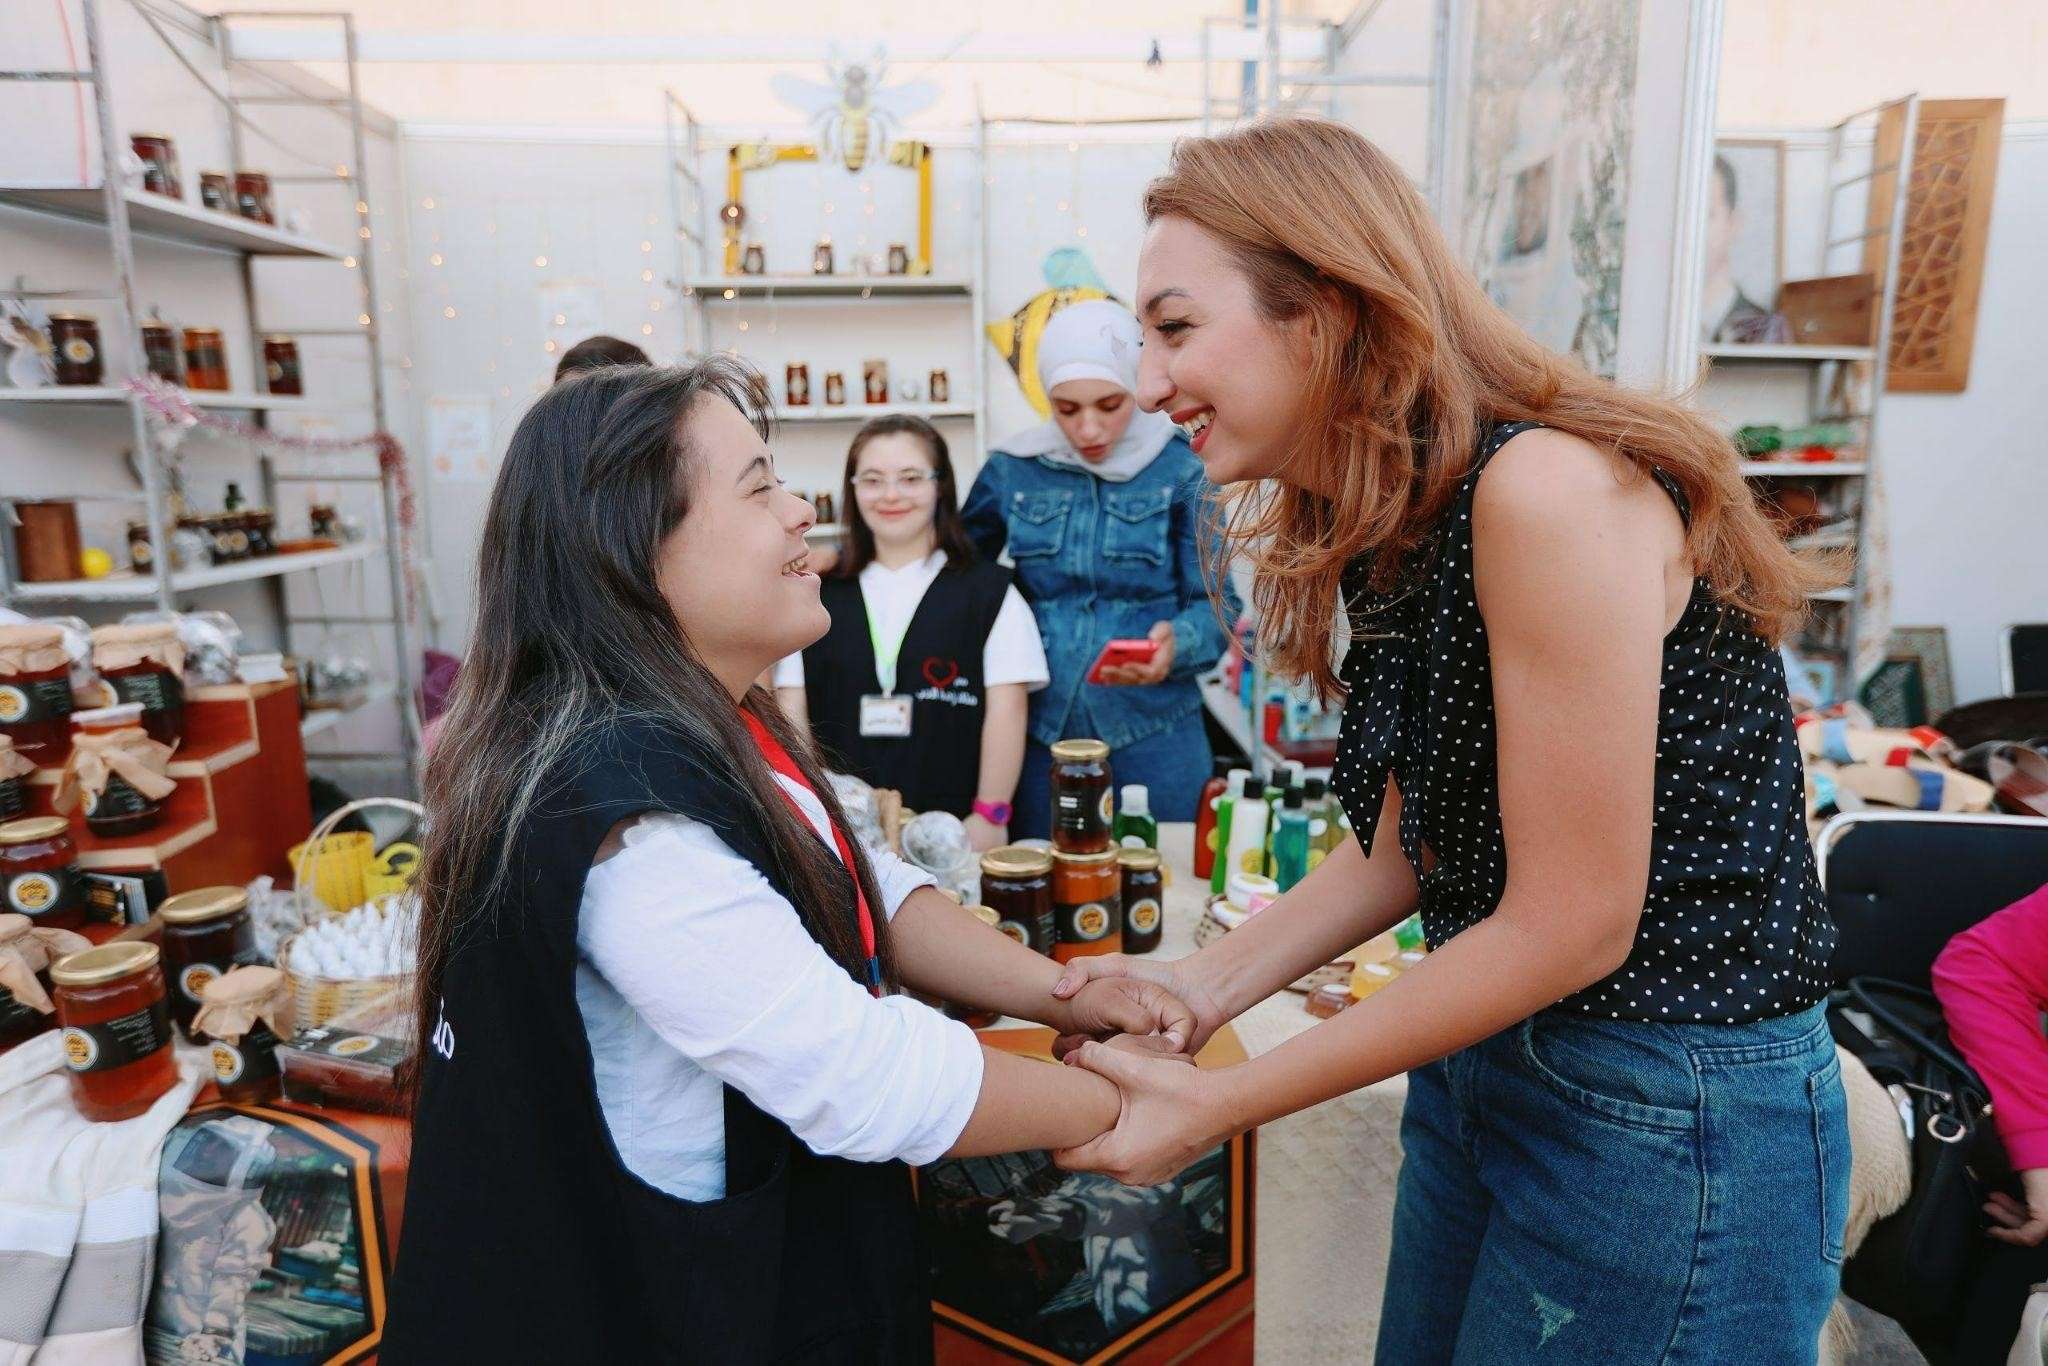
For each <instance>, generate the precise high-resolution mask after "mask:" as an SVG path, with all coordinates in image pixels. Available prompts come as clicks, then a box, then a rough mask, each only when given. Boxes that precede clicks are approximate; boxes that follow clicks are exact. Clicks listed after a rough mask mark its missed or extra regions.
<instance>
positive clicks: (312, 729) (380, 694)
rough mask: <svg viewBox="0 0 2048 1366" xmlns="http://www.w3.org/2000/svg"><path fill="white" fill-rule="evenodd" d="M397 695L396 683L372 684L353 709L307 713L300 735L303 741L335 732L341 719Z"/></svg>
mask: <svg viewBox="0 0 2048 1366" xmlns="http://www.w3.org/2000/svg"><path fill="white" fill-rule="evenodd" d="M397 695H398V685H397V684H395V683H389V682H378V683H372V684H371V685H370V688H369V691H368V692H366V693H364V694H363V700H362V701H360V702H358V703H356V704H355V705H354V706H353V707H320V708H317V709H315V710H313V711H309V712H307V713H306V714H305V715H304V716H302V717H300V718H299V735H300V737H301V738H302V739H311V738H312V737H313V736H315V735H318V734H320V733H321V732H322V731H329V730H333V729H334V728H335V727H336V726H338V725H340V724H341V719H342V718H343V717H344V716H354V715H355V714H356V713H357V712H359V711H366V710H368V709H369V708H371V707H375V706H381V705H382V704H383V703H386V702H389V701H390V700H391V699H392V698H393V697H396V696H397ZM306 757H307V759H309V760H312V761H316V762H317V761H318V760H319V758H320V756H319V755H318V754H309V755H307V756H306Z"/></svg>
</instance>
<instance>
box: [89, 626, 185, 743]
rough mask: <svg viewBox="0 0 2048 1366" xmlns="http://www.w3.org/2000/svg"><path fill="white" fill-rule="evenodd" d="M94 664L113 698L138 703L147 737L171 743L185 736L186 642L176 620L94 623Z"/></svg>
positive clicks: (118, 700)
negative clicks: (131, 623) (179, 635)
mask: <svg viewBox="0 0 2048 1366" xmlns="http://www.w3.org/2000/svg"><path fill="white" fill-rule="evenodd" d="M92 666H93V668H95V669H97V670H98V671H99V675H100V677H101V678H104V679H106V680H107V683H108V685H109V686H110V687H112V688H113V690H114V698H115V700H116V701H117V702H135V703H139V704H140V705H141V707H142V728H143V729H144V730H145V731H148V732H149V738H150V739H152V740H158V741H161V742H162V743H164V744H166V745H175V744H177V743H178V742H179V741H180V740H182V739H184V738H185V644H184V642H183V641H182V640H180V639H179V638H178V624H177V623H176V622H173V621H150V622H137V623H136V624H134V625H131V626H95V627H94V628H93V632H92Z"/></svg>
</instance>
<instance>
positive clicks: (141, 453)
mask: <svg viewBox="0 0 2048 1366" xmlns="http://www.w3.org/2000/svg"><path fill="white" fill-rule="evenodd" d="M105 3H106V0H79V5H80V13H81V18H82V21H83V28H84V32H85V41H86V53H87V62H86V65H85V66H84V67H83V68H80V69H76V70H28V71H22V70H10V71H0V80H14V81H48V82H59V83H71V84H78V85H85V86H88V87H90V89H91V91H92V96H93V108H94V111H95V116H96V120H97V124H96V127H97V131H98V135H99V143H100V167H99V175H100V184H99V185H97V186H80V187H74V188H57V189H50V188H30V187H10V186H0V204H4V205H7V206H10V207H13V208H16V209H21V210H26V211H29V212H33V213H40V214H50V215H56V216H60V217H64V218H68V219H73V220H76V221H79V222H83V223H88V224H93V225H97V226H100V227H102V228H103V229H104V230H105V232H106V236H107V247H108V252H109V256H110V258H111V265H112V268H113V278H114V282H115V286H114V293H113V304H114V307H113V310H112V311H113V314H114V318H113V327H112V328H111V329H110V335H115V336H119V337H120V338H121V340H122V342H123V345H121V346H119V347H117V348H115V354H116V355H118V356H120V357H122V358H123V359H124V361H125V366H126V368H125V370H124V371H123V372H122V373H121V374H120V375H119V376H118V378H119V379H121V380H130V379H136V378H140V377H141V376H142V374H143V366H142V357H141V354H140V350H139V347H138V346H137V345H136V339H137V338H138V337H139V336H140V325H141V319H142V313H141V310H140V309H139V308H138V307H137V305H136V295H137V286H138V272H137V269H136V262H135V245H134V244H135V239H136V238H138V237H142V238H147V239H149V240H152V241H161V242H166V243H170V244H173V245H176V246H178V247H181V248H186V249H191V250H198V251H210V252H226V253H229V254H232V255H235V256H237V257H238V258H239V259H240V263H241V267H242V276H243V285H244V292H245V298H246V300H247V303H248V311H249V319H248V321H249V331H250V336H251V338H252V340H253V341H254V342H255V345H254V347H253V354H255V355H257V356H261V355H262V344H261V338H262V336H263V334H264V330H265V329H264V327H263V324H262V319H261V315H260V311H259V301H260V294H259V292H258V290H257V287H256V280H255V277H254V271H253V262H254V260H255V259H257V258H260V257H298V258H311V259H316V260H328V261H332V262H334V263H336V264H337V265H338V266H343V267H353V268H354V269H355V270H356V275H357V284H358V293H359V297H360V301H361V302H360V311H359V314H358V317H357V319H356V322H357V324H358V326H357V327H355V328H353V329H336V331H337V332H338V333H339V334H341V335H356V336H360V337H362V339H363V341H364V343H365V346H366V348H367V357H366V359H367V363H368V366H369V370H370V388H371V403H370V409H371V416H372V419H373V421H374V424H375V429H376V430H379V431H384V430H388V429H389V426H390V422H389V415H388V410H387V405H386V395H385V391H384V375H383V363H382V362H383V353H382V344H381V336H380V333H379V328H378V325H377V322H376V313H377V307H376V302H375V275H374V270H375V267H374V264H373V261H374V252H373V251H372V250H371V249H370V242H371V232H370V202H369V195H370V189H369V185H368V183H367V180H366V177H365V136H364V114H363V104H362V96H361V90H360V85H359V81H358V73H357V60H356V33H355V23H354V20H353V18H352V17H351V16H350V15H349V14H347V13H344V12H339V11H337V12H319V13H293V12H280V11H262V10H256V11H236V12H233V13H225V14H220V15H216V16H213V17H211V18H205V19H201V18H200V17H199V16H192V17H191V18H190V20H179V21H176V22H181V23H185V24H186V26H187V27H188V28H191V27H192V26H193V25H196V24H203V25H204V27H203V29H198V30H196V31H199V32H203V33H204V34H205V36H206V37H207V38H208V39H210V41H211V42H212V44H213V47H214V50H215V53H216V55H217V57H218V59H219V61H220V63H221V67H222V70H223V71H224V72H225V74H226V80H225V82H224V85H225V88H224V89H215V88H214V86H213V84H212V83H211V82H209V81H207V80H205V79H204V77H202V76H200V75H199V73H198V72H197V71H196V70H192V72H191V74H192V75H193V76H194V78H195V79H196V80H197V83H198V84H199V85H200V86H201V87H202V89H204V90H205V92H206V93H207V94H208V95H210V96H212V97H213V98H214V99H215V101H216V102H217V103H218V104H219V105H220V106H221V108H222V112H223V114H224V116H225V118H226V120H227V124H228V132H229V145H230V151H231V164H233V165H235V166H244V165H247V164H248V162H247V161H246V160H245V159H244V157H243V143H242V131H243V129H244V127H245V126H248V120H247V117H246V116H245V114H244V113H243V105H244V104H245V103H249V104H261V105H265V106H278V105H292V106H299V107H304V108H321V109H324V110H326V111H327V112H328V113H329V114H331V115H332V116H333V117H334V118H336V119H337V120H338V121H339V122H340V123H341V124H342V125H343V126H344V127H345V129H346V132H347V134H348V146H349V150H348V153H347V156H346V159H345V160H338V161H337V162H336V163H335V165H334V170H333V171H332V172H330V173H328V174H326V175H319V176H277V177H273V180H274V181H275V182H276V183H284V184H310V185H324V186H327V187H330V188H335V189H341V190H344V191H346V192H347V193H348V194H349V196H350V201H351V202H352V204H353V205H354V209H355V218H356V222H357V225H358V229H357V238H358V242H357V243H355V244H351V245H350V246H348V247H337V246H334V245H331V244H328V243H324V242H319V241H316V240H313V239H310V238H306V237H301V236H298V235H295V234H293V233H290V232H287V231H284V230H282V229H280V228H276V227H272V226H269V225H267V224H263V223H258V222H253V221H251V220H249V219H245V218H241V217H238V216H236V215H234V214H228V213H222V212H218V211H215V210H211V209H207V208H204V207H202V206H200V205H197V204H194V203H189V202H186V201H184V200H182V199H172V198H169V197H167V196H164V195H159V194H154V193H151V192H149V191H146V190H142V189H138V188H134V187H132V186H129V185H128V184H126V182H125V178H124V175H123V171H122V166H121V157H122V152H123V149H124V148H126V147H127V145H128V143H127V138H126V136H125V135H124V134H123V133H122V131H121V130H120V129H118V128H117V127H116V125H115V118H114V88H113V86H114V80H115V73H114V72H112V71H111V70H110V69H109V68H108V65H107V44H106V37H105V29H104V21H103V14H102V8H103V5H104V4H105ZM127 3H129V4H130V5H132V6H134V8H135V10H136V12H137V13H138V14H139V15H140V16H141V17H142V19H143V20H144V22H146V23H148V24H149V25H150V27H151V28H152V29H155V30H156V31H157V33H158V35H159V37H162V38H163V39H164V41H165V43H166V44H167V45H168V44H169V43H170V38H169V36H168V35H166V34H164V33H163V30H162V28H161V27H160V26H159V16H158V13H157V12H156V11H153V10H151V9H149V8H145V7H143V6H141V5H139V4H136V3H135V0H127ZM245 19H259V20H294V21H314V22H322V23H330V24H334V25H336V26H338V27H339V28H340V30H341V36H342V47H343V51H344V55H345V63H344V65H345V69H346V72H347V90H346V94H345V95H335V94H332V93H327V94H309V93H307V92H306V91H305V90H303V89H300V88H299V87H298V86H296V85H294V84H291V83H289V82H286V81H285V80H283V79H282V78H280V77H278V76H275V75H273V74H271V73H269V72H268V71H265V70H263V69H261V68H260V67H257V66H253V65H251V64H250V63H247V62H238V61H237V59H236V57H235V55H234V44H233V25H234V23H235V22H236V21H238V20H245ZM172 52H173V55H174V56H176V57H177V59H178V60H179V62H180V63H181V64H184V58H183V55H182V54H180V53H177V52H176V50H175V48H173V49H172ZM188 70H190V68H189V65H188ZM238 76H241V77H247V78H250V79H255V80H261V81H263V82H265V83H266V90H265V93H263V94H261V95H257V96H249V95H238V94H237V93H236V90H235V86H236V79H237V77H238ZM189 397H190V399H191V401H192V402H193V404H194V406H197V407H204V408H219V409H232V410H241V411H246V412H249V413H251V414H253V415H254V417H255V420H256V421H257V422H258V423H259V424H262V423H264V422H265V421H266V417H267V415H268V414H271V413H291V412H321V411H361V405H344V404H335V403H323V402H320V401H318V400H309V399H304V398H297V397H287V396H283V395H275V396H274V395H269V394H257V393H208V392H197V391H195V392H191V393H190V394H189ZM0 402H7V403H21V404H37V405H54V406H60V407H61V406H65V405H83V406H100V407H104V406H124V407H126V408H127V410H128V413H129V425H130V429H131V438H132V442H133V447H134V450H135V451H136V452H137V459H136V461H135V463H136V466H137V468H138V469H139V471H140V476H141V483H142V496H141V499H140V501H141V502H142V504H143V508H144V519H145V521H146V523H147V525H148V527H149V535H150V542H151V544H152V545H155V546H159V547H163V546H167V545H168V544H169V538H168V535H167V533H168V531H169V529H170V525H171V519H170V517H169V515H168V514H169V506H168V500H167V497H166V490H165V488H164V483H163V479H162V471H161V470H160V468H159V459H158V456H157V452H158V449H159V448H158V445H157V443H156V441H155V439H154V436H153V433H152V432H151V430H150V424H149V420H148V412H147V408H146V405H145V403H144V401H143V399H142V398H141V396H140V395H139V394H137V393H135V392H134V391H132V390H129V389H127V388H126V387H124V386H120V385H107V386H102V387H96V388H91V389H68V390H63V389H42V390H0ZM261 473H262V479H263V486H264V498H265V501H266V502H268V503H269V504H270V505H272V506H275V505H276V502H277V499H276V488H277V485H278V484H279V483H280V482H287V481H290V480H291V479H293V478H294V476H284V475H279V474H278V473H277V472H276V471H275V470H274V469H273V468H272V463H271V461H270V459H269V457H268V456H267V455H265V456H263V457H262V460H261ZM365 477H367V478H372V479H374V481H375V482H376V483H377V484H378V485H379V486H380V489H381V491H382V495H383V499H382V513H383V523H384V527H385V529H386V534H385V535H384V536H383V537H382V539H381V540H373V541H369V542H365V543H362V544H358V545H350V546H343V547H340V548H338V549H334V550H325V551H313V552H307V553H302V554H294V555H278V556H273V557H266V558H263V559H257V560H248V561H241V562H236V563H230V564H224V565H216V566H207V567H194V568H189V569H174V568H173V567H172V563H171V556H170V555H169V554H167V553H164V554H159V555H157V557H156V565H155V570H156V572H155V573H154V575H147V576H145V575H132V574H122V575H112V576H109V577H107V578H102V579H92V580H86V579H80V580H72V581H66V582H59V583H33V584H31V583H17V582H14V581H13V579H12V577H11V574H9V573H8V571H7V570H6V568H5V567H4V565H0V601H8V602H14V603H43V602H60V601H68V602H97V603H134V604H138V605H149V604H153V605H155V606H156V607H158V608H160V609H163V610H167V611H168V610H175V609H176V607H177V606H178V604H179V601H180V599H181V598H184V597H185V596H187V595H189V594H193V593H197V592H201V591H204V590H206V589H209V588H214V587H218V586H219V585H222V584H227V583H237V582H246V581H251V580H268V581H269V582H270V583H271V584H272V585H273V603H274V606H275V608H276V612H277V619H278V622H279V625H280V630H281V631H282V632H283V634H284V640H285V645H286V647H287V648H288V649H289V648H290V645H291V624H292V617H291V614H290V613H289V611H288V610H287V606H288V604H287V602H286V599H285V594H284V588H283V579H284V576H285V575H289V574H294V573H305V572H310V571H313V570H317V569H323V568H332V567H334V566H337V565H344V564H357V563H362V562H365V561H367V560H369V559H371V558H372V557H373V556H375V555H377V554H378V553H380V552H382V553H383V554H384V555H385V557H386V560H387V563H388V567H389V570H390V588H391V616H390V617H389V618H388V619H384V620H378V621H374V622H372V623H369V624H373V625H379V626H384V627H388V628H389V629H390V631H391V632H392V637H393V646H394V649H393V658H394V661H395V667H396V673H397V677H396V678H395V679H394V680H392V681H390V682H389V683H388V684H387V685H385V687H384V688H383V689H382V690H381V691H382V696H383V697H384V699H386V700H395V701H396V702H397V703H398V712H399V715H400V726H399V735H400V739H399V747H398V749H397V750H396V751H394V752H386V753H379V752H372V753H368V754H361V755H321V756H318V759H319V761H321V762H329V761H350V760H364V761H370V762H378V763H386V764H389V763H393V762H394V761H395V762H396V763H398V764H399V765H401V766H402V767H403V769H404V770H405V774H406V777H407V779H408V781H410V782H412V783H414V784H416V783H417V781H418V753H419V726H418V718H417V716H416V715H415V714H414V712H413V708H412V706H411V697H412V694H413V684H414V679H413V674H414V664H413V649H412V644H411V640H410V631H409V621H408V613H407V610H406V601H407V594H406V583H405V574H406V570H405V565H404V563H403V557H402V555H401V554H400V549H399V536H398V524H399V508H398V496H399V495H398V490H397V488H396V487H395V485H394V481H393V480H392V478H391V477H390V476H389V474H388V473H383V472H380V474H379V475H377V476H351V475H341V476H336V479H335V482H357V481H359V480H360V479H362V478H365ZM296 478H299V479H308V478H311V479H313V480H314V481H315V482H323V481H321V480H319V479H318V477H315V476H296ZM329 724H332V723H331V722H330V723H329Z"/></svg>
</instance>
